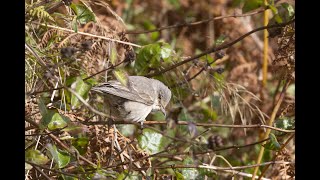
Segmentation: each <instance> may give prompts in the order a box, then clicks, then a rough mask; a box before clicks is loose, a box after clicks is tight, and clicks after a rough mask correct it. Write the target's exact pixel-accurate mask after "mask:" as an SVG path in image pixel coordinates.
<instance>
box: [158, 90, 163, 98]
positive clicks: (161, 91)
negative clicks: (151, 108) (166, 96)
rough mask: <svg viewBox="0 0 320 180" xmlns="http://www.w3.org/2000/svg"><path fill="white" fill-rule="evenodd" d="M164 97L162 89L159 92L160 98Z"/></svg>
mask: <svg viewBox="0 0 320 180" xmlns="http://www.w3.org/2000/svg"><path fill="white" fill-rule="evenodd" d="M162 97H163V95H162V91H160V93H159V97H158V98H159V99H162Z"/></svg>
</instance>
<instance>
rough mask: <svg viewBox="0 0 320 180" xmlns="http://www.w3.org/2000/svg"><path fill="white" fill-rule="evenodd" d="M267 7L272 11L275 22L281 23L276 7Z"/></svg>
mask: <svg viewBox="0 0 320 180" xmlns="http://www.w3.org/2000/svg"><path fill="white" fill-rule="evenodd" d="M269 8H270V9H271V11H272V13H273V14H274V16H273V19H274V20H275V21H276V22H277V23H282V22H283V20H282V18H281V17H280V15H279V14H278V9H277V8H276V7H275V6H273V5H269Z"/></svg>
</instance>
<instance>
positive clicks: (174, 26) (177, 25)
mask: <svg viewBox="0 0 320 180" xmlns="http://www.w3.org/2000/svg"><path fill="white" fill-rule="evenodd" d="M265 10H266V9H260V10H258V11H254V12H249V13H245V14H232V15H226V16H219V17H215V18H209V19H205V20H202V21H196V22H192V23H182V24H176V25H170V26H165V27H160V28H157V29H152V30H146V31H127V32H126V33H125V34H145V33H152V32H157V31H162V30H165V29H171V28H179V27H184V26H196V25H201V24H204V23H208V22H210V21H216V20H219V19H224V18H230V17H233V18H236V17H245V16H252V15H254V14H259V13H261V12H263V11H265Z"/></svg>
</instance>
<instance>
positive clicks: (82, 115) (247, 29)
mask: <svg viewBox="0 0 320 180" xmlns="http://www.w3.org/2000/svg"><path fill="white" fill-rule="evenodd" d="M294 5H295V4H294V1H293V2H292V1H288V2H282V1H280V2H277V1H276V2H274V1H273V0H265V1H262V0H233V1H228V0H216V1H209V0H204V1H193V0H162V1H141V0H137V1H131V0H127V1H116V0H111V1H106V0H73V1H71V0H26V1H25V90H26V92H25V94H26V96H25V177H26V179H65V180H69V179H96V180H97V179H251V178H252V179H258V178H261V179H294V178H295V165H294V161H295V144H294V136H295V130H294V129H295V98H294V92H295V19H294V18H295V14H294ZM264 17H266V18H264ZM128 75H140V76H146V77H150V78H155V79H158V80H160V81H162V82H163V83H164V84H166V85H167V86H168V87H169V88H170V89H171V91H172V92H173V96H172V98H171V101H170V103H169V105H168V107H167V109H166V111H167V116H166V117H164V116H163V115H162V114H161V113H152V114H149V116H148V117H147V118H146V120H147V121H145V123H144V124H145V125H144V128H143V129H140V126H139V124H134V123H132V124H129V123H127V122H124V121H114V122H113V124H110V123H108V122H110V121H108V119H109V118H108V117H106V116H105V114H104V103H103V99H102V97H101V96H100V95H99V94H96V93H94V92H92V91H90V89H91V87H92V86H94V85H96V84H97V83H100V82H106V81H108V80H113V79H117V80H119V81H120V82H122V81H125V80H126V77H127V76H128Z"/></svg>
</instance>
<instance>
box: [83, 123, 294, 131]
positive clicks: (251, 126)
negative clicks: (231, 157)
mask: <svg viewBox="0 0 320 180" xmlns="http://www.w3.org/2000/svg"><path fill="white" fill-rule="evenodd" d="M107 123H108V122H106V121H95V122H90V123H88V124H90V125H98V124H101V125H104V124H107ZM114 124H137V123H134V122H127V121H115V122H114ZM143 124H146V125H165V124H167V122H166V121H145V122H144V123H143ZM194 124H195V125H196V126H202V127H222V128H266V129H272V130H276V131H281V132H286V133H294V132H295V130H286V129H281V128H276V127H273V126H269V125H263V124H252V125H229V124H215V123H194ZM177 125H188V122H187V121H178V122H177Z"/></svg>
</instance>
